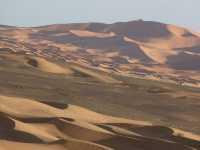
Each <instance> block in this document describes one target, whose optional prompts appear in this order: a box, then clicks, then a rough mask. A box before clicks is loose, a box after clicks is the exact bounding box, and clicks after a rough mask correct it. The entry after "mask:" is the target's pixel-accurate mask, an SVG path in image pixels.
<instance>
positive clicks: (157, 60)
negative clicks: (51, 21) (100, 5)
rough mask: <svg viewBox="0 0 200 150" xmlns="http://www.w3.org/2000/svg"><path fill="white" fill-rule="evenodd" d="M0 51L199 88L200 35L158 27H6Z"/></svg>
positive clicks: (148, 23) (136, 23) (152, 24)
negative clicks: (25, 54) (57, 60)
mask: <svg viewBox="0 0 200 150" xmlns="http://www.w3.org/2000/svg"><path fill="white" fill-rule="evenodd" d="M0 50H1V51H6V50H9V51H13V52H18V53H27V54H30V55H34V56H42V57H45V58H48V59H49V58H53V59H59V60H63V61H66V62H72V63H79V64H81V65H87V66H89V67H92V68H96V69H99V70H104V71H106V72H115V73H120V74H123V75H128V76H132V75H136V74H137V75H141V74H142V75H145V77H147V78H151V79H156V80H167V81H172V82H175V83H177V84H184V85H189V86H195V87H199V86H200V76H199V74H200V37H199V33H196V32H194V31H190V30H188V29H186V28H183V27H178V26H175V25H169V24H164V23H159V22H152V21H143V20H136V21H130V22H117V23H113V24H103V23H74V24H56V25H49V26H41V27H32V28H19V27H18V28H17V27H10V26H1V28H0ZM113 54H114V55H113ZM59 70H60V69H59ZM60 71H61V70H60ZM68 71H69V70H68ZM191 75H192V76H191Z"/></svg>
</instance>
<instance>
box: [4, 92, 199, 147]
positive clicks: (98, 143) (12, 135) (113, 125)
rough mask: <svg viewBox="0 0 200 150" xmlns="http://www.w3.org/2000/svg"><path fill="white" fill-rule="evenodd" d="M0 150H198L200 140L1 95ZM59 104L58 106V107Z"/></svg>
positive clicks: (70, 107) (72, 108)
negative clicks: (150, 149)
mask: <svg viewBox="0 0 200 150" xmlns="http://www.w3.org/2000/svg"><path fill="white" fill-rule="evenodd" d="M0 100H1V103H0V112H1V114H0V122H1V123H0V131H1V132H0V134H1V135H0V147H1V148H0V149H2V150H10V149H13V148H15V149H17V150H18V149H19V150H21V149H22V150H23V149H24V150H25V149H26V150H27V149H30V150H32V149H45V150H53V149H57V150H64V149H69V150H112V149H117V150H124V149H126V150H135V149H144V150H149V148H150V147H151V148H152V149H154V150H160V149H162V150H165V149H166V150H167V149H170V150H194V149H199V147H200V143H199V141H198V140H200V137H199V136H197V135H194V134H192V133H186V132H183V131H180V130H177V129H170V128H167V127H162V126H153V125H151V124H150V123H146V122H142V121H134V120H127V119H123V118H116V117H111V116H106V115H102V114H98V113H95V112H92V111H90V110H87V109H85V108H82V107H78V106H73V105H68V106H67V107H66V108H64V109H60V108H58V107H56V105H55V107H54V106H53V105H52V104H51V105H48V104H47V103H43V102H37V101H35V100H31V99H25V98H19V97H8V96H2V95H1V96H0ZM55 104H56V103H55Z"/></svg>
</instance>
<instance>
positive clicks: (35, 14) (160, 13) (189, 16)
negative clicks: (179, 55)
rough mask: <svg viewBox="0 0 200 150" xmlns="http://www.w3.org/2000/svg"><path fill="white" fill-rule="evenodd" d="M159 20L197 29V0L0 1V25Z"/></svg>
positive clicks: (199, 15)
mask: <svg viewBox="0 0 200 150" xmlns="http://www.w3.org/2000/svg"><path fill="white" fill-rule="evenodd" d="M140 18H141V19H144V20H152V21H160V22H165V23H171V24H177V25H181V26H186V27H189V28H191V29H194V30H198V31H200V0H0V24H6V25H17V26H38V25H46V24H55V23H69V22H106V23H111V22H117V21H128V20H135V19H140Z"/></svg>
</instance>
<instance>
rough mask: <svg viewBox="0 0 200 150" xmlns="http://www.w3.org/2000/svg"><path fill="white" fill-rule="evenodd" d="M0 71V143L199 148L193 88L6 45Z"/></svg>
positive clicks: (53, 148) (102, 149) (127, 149)
mask: <svg viewBox="0 0 200 150" xmlns="http://www.w3.org/2000/svg"><path fill="white" fill-rule="evenodd" d="M0 79H1V80H0V112H1V113H0V150H12V149H15V150H35V149H41V150H66V149H67V150H199V149H200V136H199V135H200V127H199V124H200V119H199V111H198V110H199V105H200V99H199V98H200V95H199V93H200V90H199V89H198V88H191V87H183V86H179V85H175V84H170V83H164V82H159V81H151V80H145V79H137V78H133V77H125V76H121V75H116V74H111V73H109V72H104V71H100V70H98V69H96V68H89V67H87V66H81V65H80V64H78V63H71V62H68V63H66V62H63V61H61V60H55V59H46V58H44V57H36V56H31V55H24V54H16V53H13V52H1V53H0ZM188 120H190V121H188Z"/></svg>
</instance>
